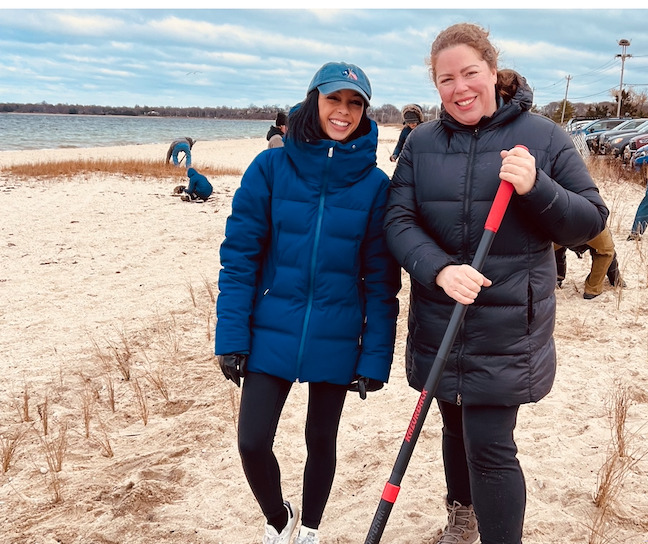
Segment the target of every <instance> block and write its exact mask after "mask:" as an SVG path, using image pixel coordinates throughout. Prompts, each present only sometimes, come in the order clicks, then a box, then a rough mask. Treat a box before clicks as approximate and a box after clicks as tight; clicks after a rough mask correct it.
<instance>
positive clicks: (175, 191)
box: [173, 185, 186, 195]
mask: <svg viewBox="0 0 648 544" xmlns="http://www.w3.org/2000/svg"><path fill="white" fill-rule="evenodd" d="M185 188H186V187H185V186H184V185H176V186H175V187H174V188H173V194H174V195H180V194H182V193H183V191H184V190H185Z"/></svg>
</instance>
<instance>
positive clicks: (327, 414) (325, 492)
mask: <svg viewBox="0 0 648 544" xmlns="http://www.w3.org/2000/svg"><path fill="white" fill-rule="evenodd" d="M291 386H292V383H291V382H288V381H286V380H282V379H280V378H276V377H274V376H268V375H267V374H257V373H253V372H248V374H247V375H246V377H245V379H244V380H243V389H242V392H241V408H240V414H239V429H238V445H239V452H240V454H241V460H242V461H243V470H244V471H245V476H246V477H247V480H248V483H249V484H250V488H251V489H252V493H253V494H254V496H255V497H256V500H257V501H258V503H259V506H260V507H261V510H262V511H263V514H264V515H265V517H266V518H267V519H268V520H270V519H272V518H276V517H277V516H281V514H282V513H283V512H284V511H285V509H284V506H283V494H282V492H281V473H280V470H279V463H278V462H277V458H276V457H275V455H274V453H273V451H272V445H273V442H274V437H275V433H276V432H277V425H278V424H279V417H280V416H281V411H282V409H283V407H284V404H285V402H286V398H287V397H288V393H289V392H290V387H291ZM346 393H347V388H346V386H344V385H334V384H330V383H310V384H309V390H308V413H307V416H306V433H305V434H306V450H307V453H308V455H307V458H306V466H305V468H304V483H303V485H304V489H303V498H302V518H301V520H302V524H303V525H305V526H306V527H310V528H312V529H317V528H318V527H319V524H320V522H321V520H322V515H323V513H324V508H325V506H326V502H327V501H328V497H329V494H330V492H331V487H332V485H333V477H334V476H335V464H336V440H337V432H338V427H339V423H340V416H341V415H342V407H343V406H344V399H345V397H346ZM288 446H289V447H290V443H288ZM294 447H297V444H295V445H294Z"/></svg>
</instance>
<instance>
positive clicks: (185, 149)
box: [164, 136, 196, 168]
mask: <svg viewBox="0 0 648 544" xmlns="http://www.w3.org/2000/svg"><path fill="white" fill-rule="evenodd" d="M195 143H196V141H195V140H193V139H192V138H189V137H188V136H187V137H185V138H176V139H175V140H173V141H172V142H171V145H170V146H169V149H168V150H167V154H166V160H165V161H164V162H165V164H167V163H168V162H169V161H170V160H172V159H173V165H174V166H180V164H181V163H182V159H181V158H180V153H183V154H184V157H183V158H184V159H186V160H185V168H189V167H190V166H191V148H192V147H193V146H194V144H195Z"/></svg>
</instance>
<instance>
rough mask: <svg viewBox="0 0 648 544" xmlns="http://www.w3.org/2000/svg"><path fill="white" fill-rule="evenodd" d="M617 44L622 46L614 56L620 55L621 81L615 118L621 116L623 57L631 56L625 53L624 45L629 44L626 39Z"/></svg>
mask: <svg viewBox="0 0 648 544" xmlns="http://www.w3.org/2000/svg"><path fill="white" fill-rule="evenodd" d="M618 44H619V45H620V46H621V47H622V53H621V54H620V55H616V56H615V58H616V57H621V82H620V83H619V98H618V102H619V103H618V104H617V115H616V116H617V118H618V117H621V97H622V96H623V94H622V93H623V66H624V65H625V59H626V57H631V56H632V55H626V47H628V46H629V45H630V42H629V41H628V40H619V41H618Z"/></svg>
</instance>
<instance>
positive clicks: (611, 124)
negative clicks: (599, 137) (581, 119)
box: [569, 117, 628, 136]
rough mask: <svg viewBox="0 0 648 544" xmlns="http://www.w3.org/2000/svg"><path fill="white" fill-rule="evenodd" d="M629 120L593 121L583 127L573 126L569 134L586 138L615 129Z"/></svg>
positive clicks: (606, 118) (613, 118)
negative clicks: (589, 135)
mask: <svg viewBox="0 0 648 544" xmlns="http://www.w3.org/2000/svg"><path fill="white" fill-rule="evenodd" d="M627 120H628V119H627V118H618V117H605V118H604V119H594V120H592V121H587V122H586V123H585V124H583V125H580V123H577V124H575V126H572V128H571V130H570V131H569V134H570V135H571V136H575V135H577V134H583V135H584V136H586V135H588V134H593V133H595V132H601V131H603V130H612V129H613V128H615V127H616V126H618V125H620V124H621V123H623V122H624V121H627Z"/></svg>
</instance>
